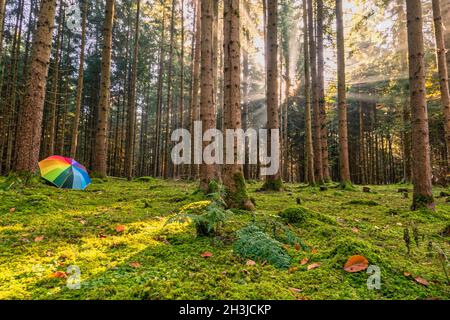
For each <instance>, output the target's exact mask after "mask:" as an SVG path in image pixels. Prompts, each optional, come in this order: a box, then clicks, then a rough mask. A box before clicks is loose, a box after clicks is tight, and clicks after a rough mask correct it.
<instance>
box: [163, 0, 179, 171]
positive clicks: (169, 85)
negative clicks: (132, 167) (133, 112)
mask: <svg viewBox="0 0 450 320" xmlns="http://www.w3.org/2000/svg"><path fill="white" fill-rule="evenodd" d="M175 1H176V0H172V11H171V18H170V44H169V66H168V70H167V101H166V117H165V128H166V130H165V142H164V145H163V162H162V164H163V177H164V179H167V178H168V177H169V171H170V168H169V166H170V157H169V152H170V151H169V144H170V141H169V138H170V129H171V125H170V118H171V112H172V109H173V100H172V99H173V97H172V91H173V90H172V89H173V88H172V84H173V79H172V74H173V46H174V39H175V35H174V33H175Z"/></svg>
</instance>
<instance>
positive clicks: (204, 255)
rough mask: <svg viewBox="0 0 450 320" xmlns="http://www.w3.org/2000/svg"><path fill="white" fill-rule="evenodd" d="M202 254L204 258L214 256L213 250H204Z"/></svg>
mask: <svg viewBox="0 0 450 320" xmlns="http://www.w3.org/2000/svg"><path fill="white" fill-rule="evenodd" d="M201 256H202V257H203V258H210V257H212V256H213V254H212V253H211V252H209V251H205V252H203V253H202V254H201Z"/></svg>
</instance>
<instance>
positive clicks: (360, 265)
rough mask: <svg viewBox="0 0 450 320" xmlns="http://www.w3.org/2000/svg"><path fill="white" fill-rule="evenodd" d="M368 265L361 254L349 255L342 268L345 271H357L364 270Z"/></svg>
mask: <svg viewBox="0 0 450 320" xmlns="http://www.w3.org/2000/svg"><path fill="white" fill-rule="evenodd" d="M368 266H369V261H367V259H366V258H365V257H363V256H360V255H355V256H351V257H350V258H349V259H348V260H347V262H346V263H345V265H344V270H345V271H347V272H359V271H362V270H366V269H367V267H368Z"/></svg>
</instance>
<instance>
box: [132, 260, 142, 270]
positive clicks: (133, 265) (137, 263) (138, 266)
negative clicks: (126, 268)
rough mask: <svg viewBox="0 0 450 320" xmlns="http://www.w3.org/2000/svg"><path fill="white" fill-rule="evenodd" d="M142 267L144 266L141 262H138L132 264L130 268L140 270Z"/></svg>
mask: <svg viewBox="0 0 450 320" xmlns="http://www.w3.org/2000/svg"><path fill="white" fill-rule="evenodd" d="M141 266H142V265H141V264H140V263H139V262H137V261H134V262H131V263H130V267H133V268H135V269H137V268H140V267H141Z"/></svg>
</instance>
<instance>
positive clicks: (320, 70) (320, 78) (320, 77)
mask: <svg viewBox="0 0 450 320" xmlns="http://www.w3.org/2000/svg"><path fill="white" fill-rule="evenodd" d="M324 64H325V62H324V57H323V0H317V86H318V89H317V90H318V99H319V112H320V119H319V122H320V131H321V138H320V142H321V143H322V148H321V151H322V168H323V169H322V174H323V179H324V181H330V180H331V177H330V168H329V161H328V129H327V114H326V108H325V79H324Z"/></svg>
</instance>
